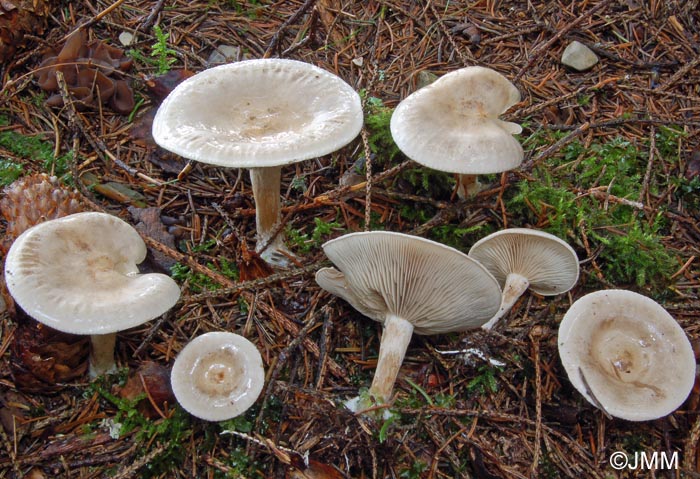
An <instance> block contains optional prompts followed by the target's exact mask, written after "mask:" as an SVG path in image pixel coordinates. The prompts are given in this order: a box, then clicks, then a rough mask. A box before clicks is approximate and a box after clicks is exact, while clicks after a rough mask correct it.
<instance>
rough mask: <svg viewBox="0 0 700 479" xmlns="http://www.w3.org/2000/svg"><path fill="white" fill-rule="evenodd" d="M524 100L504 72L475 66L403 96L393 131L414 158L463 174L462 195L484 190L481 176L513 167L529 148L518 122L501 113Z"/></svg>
mask: <svg viewBox="0 0 700 479" xmlns="http://www.w3.org/2000/svg"><path fill="white" fill-rule="evenodd" d="M519 101H520V92H519V91H518V89H517V88H516V87H515V86H514V85H513V84H512V83H511V82H510V81H508V80H507V79H506V77H504V76H503V75H501V74H500V73H498V72H496V71H494V70H491V69H489V68H485V67H480V66H470V67H466V68H461V69H459V70H455V71H452V72H450V73H447V74H445V75H444V76H442V77H440V78H439V79H437V80H436V81H435V82H433V83H431V84H429V85H427V86H425V87H423V88H421V89H419V90H417V91H416V92H414V93H412V94H411V95H409V96H408V97H406V98H405V99H403V100H402V101H401V102H400V103H399V104H398V106H397V107H396V110H395V111H394V113H393V115H392V117H391V123H390V127H391V135H392V137H393V138H394V141H395V142H396V145H397V146H398V147H399V148H400V149H401V151H403V152H404V154H405V155H406V156H408V157H409V158H410V159H412V160H414V161H416V162H418V163H420V164H421V165H424V166H427V167H429V168H433V169H435V170H440V171H446V172H448V173H457V174H458V175H459V176H458V179H459V188H458V190H457V192H458V194H459V195H460V196H461V197H468V196H472V195H474V194H476V193H478V191H479V189H480V186H479V183H478V182H477V179H476V175H481V174H487V173H499V172H502V171H507V170H512V169H513V168H516V167H517V166H519V165H520V163H522V161H523V158H524V152H523V148H522V146H520V143H519V142H518V141H517V140H516V139H515V138H514V137H513V135H516V134H519V133H520V132H521V131H522V128H521V127H520V125H518V124H516V123H511V122H506V121H502V120H500V119H499V118H498V116H499V115H501V114H502V113H504V112H505V111H506V110H508V108H510V107H511V106H513V105H515V104H516V103H518V102H519Z"/></svg>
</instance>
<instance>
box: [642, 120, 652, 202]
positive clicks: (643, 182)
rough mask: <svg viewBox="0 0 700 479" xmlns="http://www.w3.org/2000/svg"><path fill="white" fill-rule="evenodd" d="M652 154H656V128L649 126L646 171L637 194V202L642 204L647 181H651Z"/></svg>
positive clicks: (645, 193) (647, 188)
mask: <svg viewBox="0 0 700 479" xmlns="http://www.w3.org/2000/svg"><path fill="white" fill-rule="evenodd" d="M654 153H656V127H655V126H654V125H651V130H650V132H649V161H648V162H647V171H646V172H645V173H644V180H642V189H641V191H640V192H639V202H640V203H642V202H643V201H644V198H645V197H646V196H647V192H648V191H649V181H650V180H651V168H652V167H653V166H654Z"/></svg>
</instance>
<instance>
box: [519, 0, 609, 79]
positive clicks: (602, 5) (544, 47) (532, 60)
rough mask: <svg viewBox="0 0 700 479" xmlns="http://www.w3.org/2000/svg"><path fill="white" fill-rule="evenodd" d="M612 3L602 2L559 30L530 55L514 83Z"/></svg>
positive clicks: (607, 0)
mask: <svg viewBox="0 0 700 479" xmlns="http://www.w3.org/2000/svg"><path fill="white" fill-rule="evenodd" d="M610 3H612V0H603V1H602V2H600V3H599V4H598V5H596V6H594V7H593V8H591V9H590V10H588V11H587V12H585V13H584V14H582V15H580V16H579V17H578V18H577V19H576V20H574V21H572V22H569V23H567V24H566V25H565V26H564V28H562V29H561V30H559V31H558V32H557V33H556V35H554V36H553V37H552V38H550V39H549V40H547V41H546V42H545V43H544V45H542V46H540V48H538V49H537V50H535V51H534V52H531V53H530V58H529V59H528V61H527V63H526V64H525V66H523V67H522V68H521V69H520V71H519V72H518V74H517V75H515V78H514V79H513V82H516V81H518V80H520V79H521V78H522V77H523V75H525V73H526V72H527V70H528V69H529V68H530V67H531V66H532V65H533V64H534V63H535V62H537V61H538V60H539V59H540V57H541V56H542V55H544V54H545V53H547V52H548V51H549V50H550V48H551V47H552V45H554V43H555V42H557V41H558V40H559V39H561V37H563V36H564V35H566V34H567V33H568V32H569V31H570V30H571V29H573V28H576V27H577V26H578V25H579V24H580V23H581V22H583V21H584V20H586V19H587V18H588V17H590V16H592V15H593V14H594V13H596V12H597V11H599V10H602V9H603V8H605V7H607V6H608V5H609V4H610Z"/></svg>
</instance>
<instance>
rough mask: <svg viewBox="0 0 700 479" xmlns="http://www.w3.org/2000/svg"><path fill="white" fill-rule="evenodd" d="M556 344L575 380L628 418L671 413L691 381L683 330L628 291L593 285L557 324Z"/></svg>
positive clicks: (657, 307) (583, 390)
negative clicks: (597, 287) (595, 288)
mask: <svg viewBox="0 0 700 479" xmlns="http://www.w3.org/2000/svg"><path fill="white" fill-rule="evenodd" d="M558 343H559V356H560V358H561V362H562V364H563V365H564V368H565V369H566V373H567V374H568V376H569V379H570V380H571V383H572V384H573V385H574V387H576V389H578V391H579V392H580V393H581V394H583V396H584V397H585V398H586V399H587V400H588V401H589V402H590V403H591V404H593V405H595V406H598V407H600V406H602V407H603V408H604V409H605V410H606V411H607V412H608V413H609V414H611V415H613V416H616V417H619V418H622V419H627V420H629V421H647V420H651V419H656V418H659V417H662V416H665V415H667V414H670V413H671V412H673V411H674V410H676V409H677V408H678V407H679V406H680V405H681V404H683V402H684V401H685V399H686V398H687V397H688V394H690V391H691V389H692V387H693V384H694V382H695V356H694V355H693V348H692V347H691V345H690V341H689V340H688V337H687V336H686V334H685V332H684V331H683V329H682V328H681V327H680V325H679V324H678V323H677V322H676V320H675V319H673V317H672V316H671V315H670V314H668V312H667V311H666V310H665V309H664V308H663V307H661V306H660V305H659V304H658V303H656V302H655V301H654V300H652V299H650V298H647V297H646V296H642V295H641V294H638V293H634V292H632V291H626V290H616V289H610V290H604V291H596V292H594V293H590V294H588V295H586V296H583V297H582V298H580V299H579V300H577V301H576V302H575V303H574V304H573V305H572V306H571V308H570V309H569V310H568V311H567V313H566V314H565V315H564V319H563V320H562V322H561V324H560V326H559V339H558Z"/></svg>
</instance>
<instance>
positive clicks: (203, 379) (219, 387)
mask: <svg viewBox="0 0 700 479" xmlns="http://www.w3.org/2000/svg"><path fill="white" fill-rule="evenodd" d="M170 382H171V384H172V387H173V393H174V394H175V398H176V399H177V401H178V402H179V403H180V405H181V406H182V407H183V408H184V409H185V410H186V411H187V412H189V413H190V414H192V415H193V416H196V417H198V418H200V419H204V420H207V421H223V420H226V419H231V418H233V417H235V416H238V415H240V414H243V413H244V412H245V411H246V410H248V408H250V406H252V405H253V403H254V402H255V400H256V399H257V398H258V396H259V395H260V392H261V391H262V388H263V385H264V383H265V370H264V369H263V363H262V357H261V356H260V352H259V351H258V349H257V348H256V347H255V345H254V344H253V343H251V342H250V341H248V340H247V339H246V338H244V337H243V336H239V335H238V334H234V333H228V332H211V333H205V334H202V335H201V336H197V337H196V338H194V339H193V340H192V341H190V342H189V343H187V345H186V346H185V347H184V348H183V349H182V351H180V354H178V355H177V358H176V359H175V364H173V369H172V372H171V373H170Z"/></svg>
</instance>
